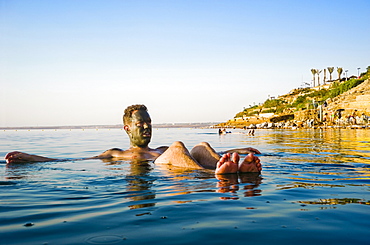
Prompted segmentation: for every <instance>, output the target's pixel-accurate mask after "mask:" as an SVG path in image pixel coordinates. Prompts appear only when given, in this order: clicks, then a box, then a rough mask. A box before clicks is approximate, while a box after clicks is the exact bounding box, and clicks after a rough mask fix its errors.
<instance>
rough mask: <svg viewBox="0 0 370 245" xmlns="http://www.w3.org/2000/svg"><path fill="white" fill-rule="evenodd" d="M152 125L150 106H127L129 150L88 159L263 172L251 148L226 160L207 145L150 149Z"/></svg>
mask: <svg viewBox="0 0 370 245" xmlns="http://www.w3.org/2000/svg"><path fill="white" fill-rule="evenodd" d="M151 122H152V121H151V118H150V116H149V114H148V111H147V108H146V106H144V105H132V106H129V107H127V108H126V109H125V113H124V116H123V124H124V127H123V128H124V130H125V131H126V133H127V135H128V136H129V138H130V148H129V149H127V150H121V149H118V148H113V149H110V150H107V151H105V152H103V153H102V154H100V155H98V156H95V157H91V158H85V159H110V158H113V159H122V160H138V161H144V160H155V161H154V163H155V164H165V165H168V164H169V165H173V166H176V167H181V168H192V169H215V170H216V171H215V173H216V174H226V173H237V172H260V171H261V170H262V166H261V163H260V160H259V158H258V157H256V156H255V155H254V154H253V153H257V154H259V153H260V152H259V151H258V150H256V149H254V148H250V147H249V148H241V149H233V150H229V151H226V152H224V153H225V154H224V155H223V156H222V157H221V156H220V155H219V154H217V153H216V152H215V150H214V149H213V148H212V147H211V146H210V145H209V144H208V143H206V142H202V143H200V144H198V145H196V146H194V147H193V149H192V150H191V151H190V152H189V151H188V150H187V149H186V148H185V146H184V144H183V143H182V142H180V141H176V142H174V143H173V144H172V145H171V146H169V147H167V146H161V147H158V148H156V149H152V148H149V146H148V145H149V143H150V140H151V137H152V124H151ZM247 153H249V155H248V156H247V157H245V159H244V160H243V161H242V162H241V163H240V164H239V159H240V157H239V154H247ZM5 159H6V161H7V163H22V162H50V161H60V159H55V158H49V157H43V156H38V155H31V154H27V153H24V152H18V151H15V152H10V153H8V154H7V155H6V156H5ZM81 160H83V159H81Z"/></svg>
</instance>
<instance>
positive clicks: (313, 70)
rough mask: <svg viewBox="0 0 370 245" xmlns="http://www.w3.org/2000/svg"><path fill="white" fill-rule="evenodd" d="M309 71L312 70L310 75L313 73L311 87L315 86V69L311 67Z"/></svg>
mask: <svg viewBox="0 0 370 245" xmlns="http://www.w3.org/2000/svg"><path fill="white" fill-rule="evenodd" d="M311 72H312V75H313V80H312V81H313V84H312V87H315V81H316V79H315V78H316V77H315V75H316V69H311Z"/></svg>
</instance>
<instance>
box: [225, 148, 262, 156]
mask: <svg viewBox="0 0 370 245" xmlns="http://www.w3.org/2000/svg"><path fill="white" fill-rule="evenodd" d="M234 152H236V153H238V154H249V153H253V154H261V152H260V151H259V150H257V149H255V148H252V147H246V148H238V149H231V150H227V151H224V152H222V153H234Z"/></svg>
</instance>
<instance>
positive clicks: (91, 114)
mask: <svg viewBox="0 0 370 245" xmlns="http://www.w3.org/2000/svg"><path fill="white" fill-rule="evenodd" d="M369 13H370V1H368V0H362V1H361V0H348V1H340V0H337V1H331V0H310V1H297V0H286V1H278V0H270V1H267V0H261V1H255V0H245V1H228V0H227V1H226V0H224V1H222V0H196V1H191V0H186V1H185V0H184V1H181V0H178V1H172V0H168V1H162V0H148V1H141V0H106V1H103V0H101V1H98V0H85V1H84V0H41V1H40V0H32V1H29V0H0V126H37V125H39V126H53V125H91V124H119V123H121V117H122V113H123V111H124V109H125V108H126V106H128V105H131V104H136V103H140V104H145V105H147V106H148V108H149V112H150V114H151V116H152V119H153V122H154V123H163V122H214V121H226V120H228V119H230V118H232V117H233V116H234V115H235V114H236V113H237V112H239V111H241V110H243V107H248V106H249V105H253V103H262V102H264V101H265V100H266V99H267V97H268V96H269V95H270V96H278V95H282V94H285V93H287V92H289V91H290V90H291V89H293V88H297V87H300V86H301V85H302V83H303V82H310V81H311V79H312V75H311V72H310V70H311V68H317V69H324V68H326V67H328V66H334V67H343V68H344V69H345V70H348V71H349V72H348V75H352V74H353V75H357V68H358V67H360V68H361V71H365V69H366V67H367V66H369V65H370V27H369V23H370V14H369ZM334 77H336V74H334Z"/></svg>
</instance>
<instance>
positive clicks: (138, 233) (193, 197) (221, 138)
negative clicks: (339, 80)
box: [0, 128, 370, 244]
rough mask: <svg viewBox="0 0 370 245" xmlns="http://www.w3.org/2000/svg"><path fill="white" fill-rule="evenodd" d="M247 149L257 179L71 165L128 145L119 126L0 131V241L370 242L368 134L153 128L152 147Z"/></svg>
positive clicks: (121, 164)
mask: <svg viewBox="0 0 370 245" xmlns="http://www.w3.org/2000/svg"><path fill="white" fill-rule="evenodd" d="M177 140H181V141H183V142H184V143H185V145H186V146H187V147H188V148H189V149H190V148H191V147H193V146H194V145H195V144H197V143H199V142H202V141H207V142H209V143H210V144H211V145H212V146H213V147H214V148H215V149H216V150H217V151H224V150H227V149H232V148H241V147H249V146H252V147H255V148H257V149H259V150H260V151H261V153H262V154H261V155H259V157H260V159H261V162H262V164H263V171H262V173H261V174H255V173H250V174H239V175H237V174H232V175H224V176H222V177H218V176H215V175H214V171H212V170H195V171H189V170H179V169H163V168H160V167H159V166H156V165H154V164H153V163H151V162H149V163H141V164H137V163H136V164H132V163H130V162H127V161H113V160H104V161H103V160H83V161H78V160H73V159H75V158H81V157H89V156H94V155H98V154H99V153H101V152H103V151H104V150H106V149H109V148H113V147H119V148H122V149H126V148H128V147H129V142H128V138H127V136H126V135H125V132H124V131H123V130H120V129H96V130H95V129H88V130H87V129H85V130H82V129H73V130H66V129H64V130H59V129H58V130H5V131H0V155H1V156H2V157H3V156H5V154H6V153H7V152H10V151H14V150H18V151H25V152H28V153H32V154H39V155H44V156H48V157H56V158H63V159H70V160H68V161H62V162H54V163H32V164H31V163H25V164H8V165H7V164H6V163H5V161H4V160H0V244H233V243H235V242H238V243H241V242H242V244H370V237H369V234H370V233H369V232H370V131H369V130H346V129H326V130H298V131H292V130H257V131H256V133H255V135H254V136H250V135H248V134H247V133H246V132H245V131H243V130H232V133H231V134H226V135H218V133H217V130H216V129H189V128H171V129H167V128H159V129H153V140H152V143H151V147H153V148H154V147H157V146H161V145H170V144H171V143H172V142H174V141H177Z"/></svg>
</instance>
